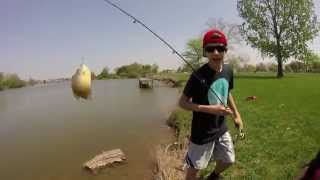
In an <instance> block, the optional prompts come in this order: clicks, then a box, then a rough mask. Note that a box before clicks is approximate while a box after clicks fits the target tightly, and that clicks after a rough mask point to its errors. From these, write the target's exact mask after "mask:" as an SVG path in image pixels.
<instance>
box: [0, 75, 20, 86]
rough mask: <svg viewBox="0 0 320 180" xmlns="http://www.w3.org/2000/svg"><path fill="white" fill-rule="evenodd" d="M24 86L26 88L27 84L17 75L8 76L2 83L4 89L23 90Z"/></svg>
mask: <svg viewBox="0 0 320 180" xmlns="http://www.w3.org/2000/svg"><path fill="white" fill-rule="evenodd" d="M24 86H26V82H25V81H23V80H21V79H20V78H19V77H18V75H16V74H11V75H7V76H6V77H5V78H4V80H3V81H2V87H3V88H4V87H6V88H21V87H24Z"/></svg>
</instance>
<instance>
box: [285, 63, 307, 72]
mask: <svg viewBox="0 0 320 180" xmlns="http://www.w3.org/2000/svg"><path fill="white" fill-rule="evenodd" d="M286 69H288V71H291V72H295V73H297V72H303V69H304V64H303V63H302V62H300V61H292V62H290V63H289V64H287V65H286Z"/></svg>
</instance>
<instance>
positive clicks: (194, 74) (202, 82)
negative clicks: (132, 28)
mask: <svg viewBox="0 0 320 180" xmlns="http://www.w3.org/2000/svg"><path fill="white" fill-rule="evenodd" d="M104 2H106V3H107V4H109V5H111V6H112V7H114V8H116V9H118V10H119V11H121V12H122V13H123V14H125V15H126V16H128V17H130V18H132V19H133V23H138V24H140V25H142V26H143V27H144V28H145V29H147V30H148V31H149V32H151V33H152V34H153V35H154V36H155V37H157V38H158V39H159V40H160V41H162V42H163V43H164V44H165V45H166V46H168V47H169V48H170V49H171V50H172V53H173V54H176V55H177V56H178V57H179V58H180V59H182V60H183V61H184V62H185V63H186V64H187V65H188V66H189V67H190V68H191V69H192V72H193V73H192V74H193V76H194V77H195V78H196V79H197V80H199V81H200V83H201V84H203V85H204V86H205V87H206V88H208V89H209V90H210V91H211V92H212V93H213V94H214V95H215V96H216V97H217V98H218V100H219V101H220V103H221V104H222V105H223V106H224V107H227V105H226V104H225V103H224V102H223V101H222V100H221V98H220V97H219V96H218V94H217V93H216V92H215V91H214V90H213V89H212V88H211V87H209V85H208V84H207V83H206V82H205V80H203V79H201V78H200V77H199V76H198V75H197V74H196V73H195V71H196V70H195V69H194V67H193V66H192V65H191V64H190V62H188V61H187V60H186V59H185V58H184V57H183V56H182V55H181V54H180V53H179V52H178V51H177V50H175V49H174V48H173V47H172V46H171V45H170V44H169V43H168V42H167V41H165V40H164V39H163V38H162V37H160V36H159V35H158V34H157V33H155V32H154V31H153V30H151V29H150V28H149V27H148V26H147V25H145V24H144V23H143V22H141V21H140V20H139V19H137V18H136V17H134V16H133V15H131V14H129V13H128V12H127V11H125V10H123V9H122V8H120V7H119V6H117V5H116V4H114V3H113V2H111V1H110V0H104Z"/></svg>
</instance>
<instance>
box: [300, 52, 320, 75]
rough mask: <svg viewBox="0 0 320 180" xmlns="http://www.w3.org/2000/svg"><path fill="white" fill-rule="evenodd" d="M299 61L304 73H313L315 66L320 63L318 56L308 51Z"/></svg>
mask: <svg viewBox="0 0 320 180" xmlns="http://www.w3.org/2000/svg"><path fill="white" fill-rule="evenodd" d="M301 61H302V62H303V63H304V70H305V72H310V71H314V68H315V66H316V64H317V63H318V62H320V56H319V55H318V54H316V53H313V52H311V51H310V52H308V53H306V54H305V55H304V56H303V59H301Z"/></svg>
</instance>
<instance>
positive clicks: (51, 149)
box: [0, 79, 179, 180]
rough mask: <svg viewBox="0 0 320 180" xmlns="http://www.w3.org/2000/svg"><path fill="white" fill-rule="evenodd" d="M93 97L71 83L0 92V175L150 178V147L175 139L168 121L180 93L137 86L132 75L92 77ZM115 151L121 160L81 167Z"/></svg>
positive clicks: (16, 179) (65, 179)
mask: <svg viewBox="0 0 320 180" xmlns="http://www.w3.org/2000/svg"><path fill="white" fill-rule="evenodd" d="M92 87H93V89H92V92H93V93H92V99H90V100H81V99H80V100H77V99H75V98H74V97H73V94H72V91H71V88H70V82H63V83H56V84H48V85H38V86H33V87H25V88H21V89H13V90H5V91H1V92H0V148H1V150H0V152H1V153H0V157H1V158H0V159H1V163H0V179H3V180H20V179H21V180H71V179H74V180H89V179H90V180H91V179H92V180H93V179H94V180H102V179H103V180H109V179H110V180H113V179H115V180H120V179H137V180H140V179H150V177H151V173H152V168H153V166H152V165H153V164H152V156H153V152H154V148H155V146H156V145H158V144H160V143H165V142H168V141H169V140H170V139H171V138H172V137H171V136H172V135H171V133H170V131H171V130H170V129H168V128H167V127H166V126H165V121H166V119H167V118H168V116H169V114H170V112H171V111H172V110H173V109H174V108H175V106H176V105H177V100H178V95H179V92H178V90H177V89H174V88H170V87H164V86H162V87H161V86H160V87H155V88H153V89H139V88H138V82H137V80H134V79H130V80H100V81H93V85H92ZM116 148H120V149H122V150H123V152H124V153H125V154H126V156H127V162H126V163H125V164H121V165H116V166H115V167H111V168H105V169H104V170H102V171H100V173H99V174H98V175H92V174H91V173H89V172H88V171H86V170H84V169H83V168H82V164H83V163H84V162H86V161H88V160H90V159H91V158H93V157H94V156H95V155H97V154H99V153H100V152H102V151H104V150H112V149H116Z"/></svg>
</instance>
